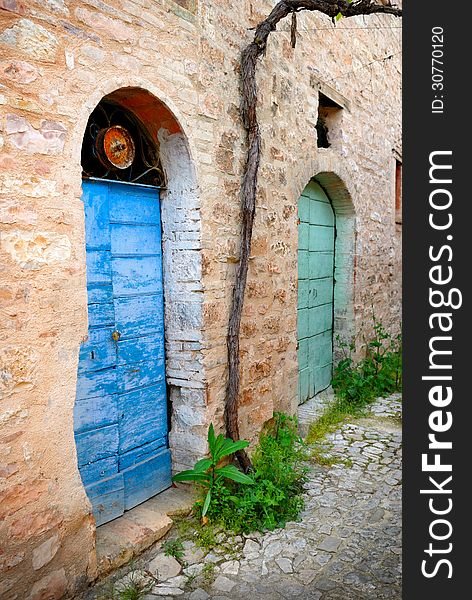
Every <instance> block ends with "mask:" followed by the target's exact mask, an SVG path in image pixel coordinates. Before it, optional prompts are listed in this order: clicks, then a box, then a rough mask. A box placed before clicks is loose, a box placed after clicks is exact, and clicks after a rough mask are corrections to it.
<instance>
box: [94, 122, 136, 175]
mask: <svg viewBox="0 0 472 600" xmlns="http://www.w3.org/2000/svg"><path fill="white" fill-rule="evenodd" d="M96 148H97V154H98V158H99V159H100V161H101V162H102V163H103V164H104V165H105V167H107V168H108V169H127V168H128V167H130V166H131V165H132V164H133V160H134V156H135V147H134V142H133V138H132V137H131V135H130V133H129V131H128V130H127V129H125V128H124V127H122V126H121V125H113V126H112V127H108V128H107V129H102V130H100V131H99V133H98V135H97V139H96Z"/></svg>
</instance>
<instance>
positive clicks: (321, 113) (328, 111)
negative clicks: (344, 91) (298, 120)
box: [316, 92, 342, 148]
mask: <svg viewBox="0 0 472 600" xmlns="http://www.w3.org/2000/svg"><path fill="white" fill-rule="evenodd" d="M341 114H342V106H340V105H339V104H338V103H337V102H335V101H334V100H332V99H331V98H328V96H325V94H323V93H322V92H319V102H318V121H317V123H316V132H317V134H318V148H329V147H330V146H331V144H332V143H333V141H334V138H335V136H336V129H337V128H338V127H339V124H340V120H341Z"/></svg>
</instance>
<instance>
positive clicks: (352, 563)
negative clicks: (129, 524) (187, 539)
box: [87, 395, 402, 600]
mask: <svg viewBox="0 0 472 600" xmlns="http://www.w3.org/2000/svg"><path fill="white" fill-rule="evenodd" d="M401 442H402V436H401V398H400V397H399V396H398V395H395V396H392V397H391V398H388V399H379V400H378V401H377V402H376V403H375V404H374V405H373V406H372V408H371V413H370V415H369V416H368V417H367V418H364V419H360V420H358V421H355V422H351V423H347V424H345V425H343V426H342V427H340V428H339V430H338V431H336V432H335V433H333V434H330V435H329V436H327V440H326V442H325V444H326V452H329V454H330V455H331V456H332V457H334V458H338V459H339V460H341V461H343V462H339V463H337V464H334V465H333V466H332V467H322V466H320V465H317V464H311V465H310V472H309V478H308V481H307V482H306V484H305V489H306V506H305V509H304V511H303V513H302V515H301V521H300V522H298V523H288V524H287V526H286V528H285V529H280V530H276V531H274V532H268V533H265V534H251V535H250V536H242V537H240V536H229V537H228V538H227V539H226V540H225V542H226V543H225V545H226V547H227V544H228V543H229V544H230V545H231V555H228V552H227V550H221V549H218V548H215V549H213V550H212V551H211V552H209V553H208V554H207V555H206V556H204V557H201V556H200V557H199V560H197V562H194V563H193V564H192V565H188V566H185V567H184V568H183V570H182V572H181V573H180V574H179V575H178V576H176V577H173V578H171V579H168V580H167V581H163V582H154V583H155V584H154V587H152V590H150V593H149V594H148V595H147V596H146V600H157V599H158V598H163V599H165V600H170V599H171V598H177V597H178V598H181V599H182V600H241V598H250V599H251V600H289V599H292V598H295V599H298V600H341V599H342V600H374V599H375V600H384V599H385V600H386V599H395V600H400V598H401V481H402V480H401V477H402V475H401V460H402V450H401ZM220 535H224V534H220ZM193 550H195V548H193V549H192V548H190V547H188V548H187V549H186V551H187V552H190V553H191V552H192V551H193ZM159 553H160V554H161V555H162V549H160V548H156V549H155V550H153V554H151V555H150V556H148V557H145V558H144V559H143V560H144V562H143V564H140V568H144V571H146V570H147V567H148V566H149V564H150V563H151V561H152V560H155V558H156V556H158V555H159ZM197 555H198V553H197ZM121 576H123V575H121ZM95 598H100V593H99V589H98V587H97V588H96V589H95V590H93V591H92V593H91V595H89V596H87V600H89V599H90V600H91V599H95Z"/></svg>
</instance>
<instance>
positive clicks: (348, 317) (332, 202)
mask: <svg viewBox="0 0 472 600" xmlns="http://www.w3.org/2000/svg"><path fill="white" fill-rule="evenodd" d="M298 223H299V225H298V240H299V241H298V306H297V338H298V368H299V389H298V401H299V404H302V403H304V402H306V401H307V400H310V399H311V398H313V397H314V396H316V394H318V393H319V392H321V391H322V390H323V389H326V388H327V387H328V386H329V385H330V383H331V377H332V368H333V361H334V360H337V359H339V358H341V351H340V347H339V343H338V336H339V339H340V340H342V341H343V342H349V341H351V339H352V335H353V331H354V318H355V314H354V296H355V271H356V215H355V209H354V203H353V201H352V198H351V195H350V193H349V190H348V189H347V188H346V185H345V184H344V181H343V180H342V179H341V178H340V177H339V176H338V175H337V174H336V173H334V172H333V171H328V170H321V171H319V172H318V174H317V175H316V176H315V177H314V178H312V179H311V180H310V182H309V183H308V185H307V186H306V187H305V189H304V190H303V192H302V195H301V196H300V198H299V201H298Z"/></svg>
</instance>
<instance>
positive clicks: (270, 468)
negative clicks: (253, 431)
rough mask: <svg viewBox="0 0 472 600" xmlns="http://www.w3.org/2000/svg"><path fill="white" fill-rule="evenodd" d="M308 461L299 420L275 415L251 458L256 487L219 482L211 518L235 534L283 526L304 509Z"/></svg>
mask: <svg viewBox="0 0 472 600" xmlns="http://www.w3.org/2000/svg"><path fill="white" fill-rule="evenodd" d="M306 458H307V452H306V448H305V445H304V444H303V441H302V440H301V438H300V437H299V435H298V433H297V421H296V418H294V417H288V416H287V415H284V414H282V413H275V414H274V418H273V419H272V420H271V422H270V423H269V425H268V426H267V428H266V430H265V431H264V432H263V433H262V434H261V435H260V438H259V444H258V445H257V446H256V448H255V449H254V452H253V455H252V460H253V466H254V471H253V473H252V477H253V479H254V485H252V486H239V485H237V484H236V483H230V484H229V485H222V482H217V483H216V485H215V487H214V490H213V500H212V504H211V507H210V509H209V511H208V518H209V519H210V521H211V522H214V523H217V524H219V525H222V526H223V527H224V528H226V529H230V530H231V531H234V532H236V533H250V532H252V531H257V530H259V531H264V530H273V529H275V528H277V527H284V526H285V523H286V522H287V521H288V520H295V519H297V518H298V516H299V513H300V511H301V510H302V508H303V497H302V493H303V483H304V481H305V480H306V467H305V466H304V461H305V460H306Z"/></svg>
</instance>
